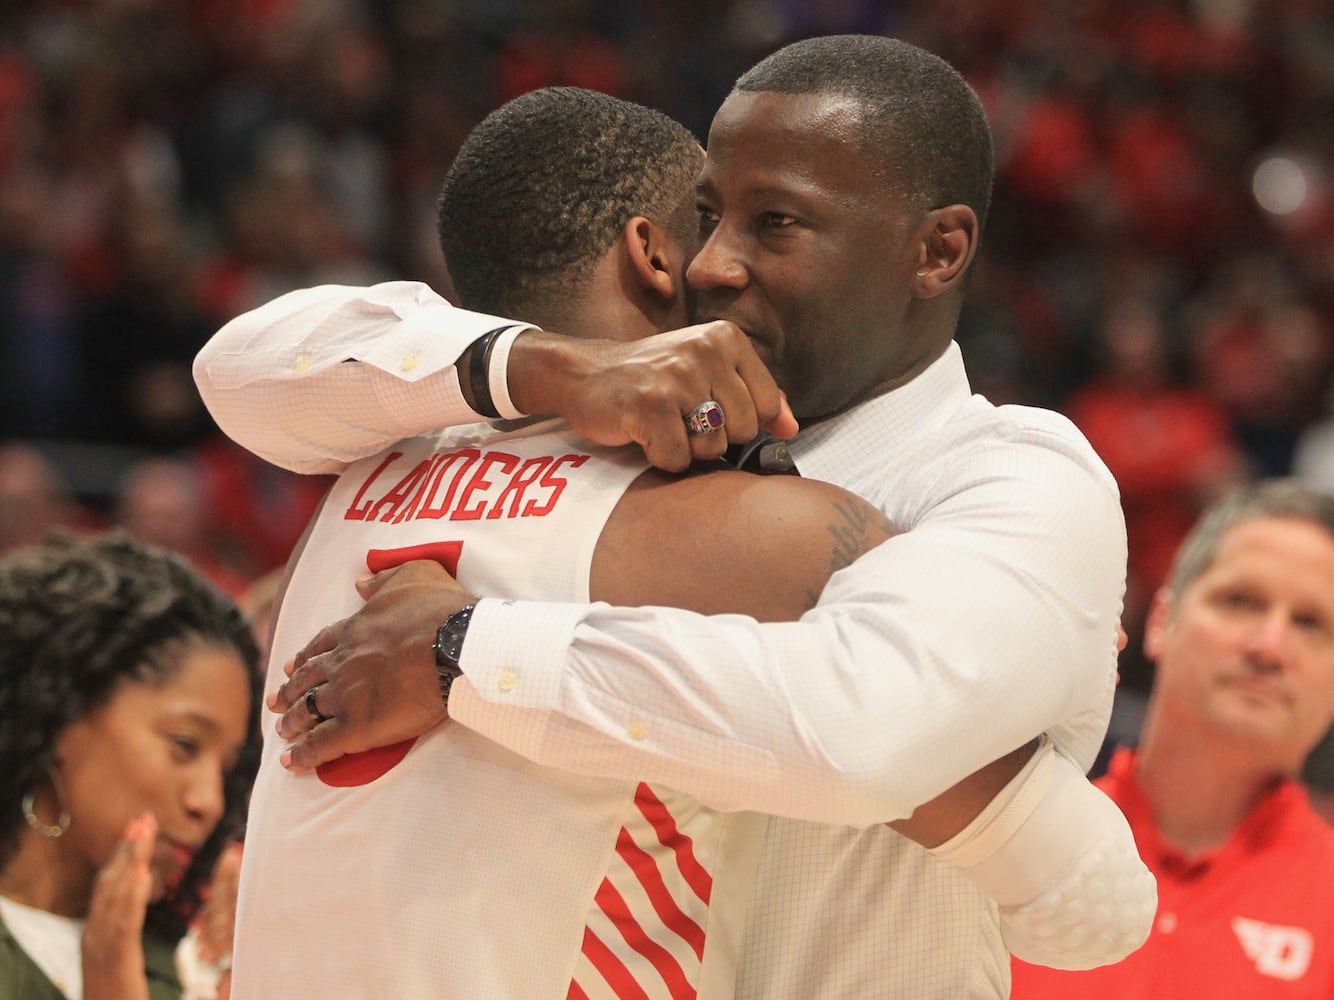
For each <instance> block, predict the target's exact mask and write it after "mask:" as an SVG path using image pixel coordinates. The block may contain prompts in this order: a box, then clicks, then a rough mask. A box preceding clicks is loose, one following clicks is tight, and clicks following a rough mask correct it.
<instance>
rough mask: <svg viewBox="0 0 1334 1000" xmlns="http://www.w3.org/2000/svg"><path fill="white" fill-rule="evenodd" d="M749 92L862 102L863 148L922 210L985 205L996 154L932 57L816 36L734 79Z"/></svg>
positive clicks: (986, 131) (964, 96)
mask: <svg viewBox="0 0 1334 1000" xmlns="http://www.w3.org/2000/svg"><path fill="white" fill-rule="evenodd" d="M734 90H737V91H741V92H748V93H756V92H766V91H767V92H776V93H783V94H837V95H841V96H845V97H850V98H852V99H854V100H855V101H857V103H858V104H860V105H861V107H862V110H863V120H862V128H863V132H862V142H861V145H862V149H863V150H864V151H866V152H867V153H868V154H870V155H872V156H875V157H878V158H879V159H880V160H881V162H882V164H883V165H884V167H885V168H886V171H887V173H888V175H889V176H890V177H892V178H894V179H896V180H897V181H898V182H899V183H900V184H901V185H902V186H903V194H904V195H905V197H908V198H910V199H912V200H914V201H916V202H918V203H919V204H920V207H921V208H922V209H923V210H928V209H932V208H942V207H944V206H945V205H955V204H963V205H968V206H969V207H971V208H972V209H973V211H974V212H975V213H976V214H977V218H978V223H979V225H983V224H985V222H986V217H987V212H988V210H989V209H990V207H991V188H992V181H993V176H994V173H995V163H994V160H995V154H994V152H993V148H992V138H991V128H990V126H989V124H988V123H987V116H986V112H985V110H983V108H982V102H981V101H980V100H978V97H977V94H976V93H975V92H974V90H973V88H972V87H970V86H969V85H968V82H967V81H966V80H965V79H964V78H963V76H962V75H960V73H959V72H958V70H956V69H955V68H954V67H953V66H951V65H950V64H949V63H947V62H945V60H943V59H941V58H940V57H939V56H935V55H932V54H931V53H930V52H927V51H926V50H924V49H920V48H918V47H917V46H915V45H910V44H909V43H907V42H905V41H902V40H900V39H897V38H885V37H882V36H879V35H825V36H823V37H819V38H808V39H805V40H803V41H799V42H793V43H792V44H791V45H787V46H784V47H783V48H781V49H779V50H778V51H777V52H775V53H773V54H772V55H770V56H768V57H767V58H765V59H763V60H761V61H760V62H758V63H757V64H756V65H755V66H754V67H752V68H751V69H750V70H748V71H747V72H745V73H743V74H742V75H741V77H740V78H739V79H738V80H737V82H736V86H735V88H734Z"/></svg>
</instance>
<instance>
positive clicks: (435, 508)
mask: <svg viewBox="0 0 1334 1000" xmlns="http://www.w3.org/2000/svg"><path fill="white" fill-rule="evenodd" d="M481 457H482V453H481V452H480V451H478V450H477V449H476V448H463V449H461V450H459V451H456V452H452V453H451V454H448V455H445V456H444V458H442V459H441V461H440V464H439V466H438V467H437V468H436V470H435V473H434V474H433V475H432V476H431V485H430V487H429V488H428V489H427V491H426V496H428V497H431V498H433V499H434V498H435V497H436V496H438V495H439V493H440V482H441V480H443V479H444V478H445V473H446V472H448V471H449V468H450V466H452V465H454V464H456V463H457V464H458V469H456V470H455V472H454V477H453V478H452V479H450V481H449V488H448V489H447V490H445V495H444V499H442V500H441V501H440V502H439V503H435V502H430V503H427V504H426V505H425V506H424V507H422V511H421V513H420V514H419V515H417V516H418V517H423V518H429V519H431V520H438V519H439V518H442V517H444V516H445V515H446V514H448V513H449V508H450V505H452V504H453V502H454V494H455V492H456V491H457V490H458V488H459V482H460V481H461V480H462V479H463V474H464V473H465V472H467V471H468V469H470V468H471V467H472V464H473V463H474V462H476V461H477V460H478V459H479V458H481Z"/></svg>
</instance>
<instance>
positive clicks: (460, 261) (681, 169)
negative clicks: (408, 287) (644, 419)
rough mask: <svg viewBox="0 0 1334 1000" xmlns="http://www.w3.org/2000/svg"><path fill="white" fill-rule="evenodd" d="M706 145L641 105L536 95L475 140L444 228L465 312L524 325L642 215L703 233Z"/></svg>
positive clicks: (487, 124) (463, 160) (494, 117)
mask: <svg viewBox="0 0 1334 1000" xmlns="http://www.w3.org/2000/svg"><path fill="white" fill-rule="evenodd" d="M703 159H704V154H703V152H702V151H701V150H700V147H699V142H698V141H697V140H696V139H695V137H694V136H693V135H692V134H691V133H690V131H689V130H688V129H686V128H685V127H684V126H683V125H680V124H678V123H677V122H675V121H673V120H672V119H671V118H669V117H668V116H666V115H664V114H662V113H661V112H659V111H654V110H652V109H651V108H646V107H644V106H642V105H639V104H634V103H631V102H629V101H623V100H620V99H619V98H615V97H611V96H609V95H607V94H601V93H598V92H596V91H592V90H584V89H581V88H578V87H546V88H543V89H541V90H534V91H531V92H529V93H527V94H524V95H523V96H521V97H517V98H515V99H514V100H512V101H510V102H508V103H506V104H504V105H502V106H501V107H500V108H498V109H496V110H495V111H493V112H492V113H491V114H489V115H488V116H487V117H486V118H484V119H483V120H482V121H481V123H479V124H478V125H477V127H476V128H474V129H473V130H472V132H471V133H470V134H469V136H468V138H467V140H465V142H464V143H463V146H462V148H460V150H459V153H458V156H457V157H455V159H454V163H453V164H452V165H451V166H450V168H449V172H448V174H447V175H446V176H445V181H444V186H443V188H442V190H441V192H440V199H439V203H438V214H437V223H438V228H439V235H440V248H441V250H443V251H444V255H445V262H446V264H447V266H448V268H449V273H450V277H451V279H452V280H453V283H454V287H455V290H456V291H457V293H458V296H459V301H460V302H461V303H462V304H463V305H464V306H466V307H467V308H469V309H475V310H478V311H481V312H489V313H495V314H498V315H502V316H517V317H520V318H522V317H523V315H524V313H525V312H526V311H527V310H528V309H529V307H530V305H531V304H533V303H539V304H540V303H542V302H544V301H550V298H549V296H552V295H559V294H568V293H569V292H570V291H571V289H573V288H575V287H577V285H578V283H579V281H580V280H582V279H583V278H584V277H586V276H587V274H588V271H589V269H590V268H591V267H592V265H593V264H594V263H595V262H596V261H597V259H598V258H599V257H601V255H602V254H603V253H605V252H606V250H607V248H608V247H610V246H611V245H612V243H613V242H615V240H616V238H617V236H618V235H619V234H620V231H621V229H622V227H623V226H624V225H625V223H626V222H627V221H629V220H630V219H631V218H633V217H634V216H636V215H643V216H645V217H647V218H649V219H651V220H652V221H654V222H656V223H658V224H660V225H663V226H666V227H669V228H670V229H671V230H672V231H673V232H678V233H682V234H684V233H685V232H687V230H686V229H685V227H686V226H689V227H690V231H693V228H694V227H695V226H696V225H697V218H696V215H695V211H694V204H695V202H694V198H695V193H694V192H695V181H696V179H697V178H698V176H699V171H700V168H701V166H702V165H703Z"/></svg>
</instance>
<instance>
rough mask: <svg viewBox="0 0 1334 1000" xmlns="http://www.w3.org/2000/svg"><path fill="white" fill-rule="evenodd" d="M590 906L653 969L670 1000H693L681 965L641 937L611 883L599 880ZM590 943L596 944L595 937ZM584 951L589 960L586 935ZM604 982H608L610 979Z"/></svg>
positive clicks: (650, 941)
mask: <svg viewBox="0 0 1334 1000" xmlns="http://www.w3.org/2000/svg"><path fill="white" fill-rule="evenodd" d="M594 903H595V904H596V905H597V908H598V909H599V910H601V911H602V912H603V913H605V914H606V915H607V916H608V917H609V918H610V920H611V922H612V924H613V925H614V926H615V927H616V929H617V930H618V931H620V933H621V937H623V938H625V943H626V944H628V945H629V946H630V947H631V948H633V949H634V950H635V951H637V952H639V954H641V955H643V956H644V957H645V958H646V959H648V961H649V962H650V963H651V964H652V966H653V968H655V969H657V970H658V975H660V976H661V977H662V981H663V982H664V983H666V984H667V990H668V992H670V993H671V995H672V1000H694V998H695V987H694V986H692V985H691V983H690V980H689V979H688V978H687V977H686V973H685V970H684V969H682V968H681V963H680V962H678V961H677V960H676V957H675V956H674V955H673V954H672V953H671V952H670V951H668V950H667V949H666V948H664V947H663V946H662V945H660V944H658V942H656V941H654V940H653V939H652V938H650V937H649V936H648V935H647V934H646V933H644V928H643V927H642V926H640V924H639V921H637V920H636V919H635V918H634V914H632V913H631V912H630V907H629V906H628V905H626V902H625V899H624V898H623V897H622V896H621V894H620V893H619V892H617V891H616V887H615V886H614V885H612V884H611V879H603V880H602V885H601V886H600V887H599V888H598V894H597V896H595V897H594ZM594 940H597V939H596V937H595V938H594ZM598 944H602V942H601V941H599V942H598ZM584 948H585V950H584V954H585V955H588V956H589V959H590V960H592V957H593V956H592V955H589V953H588V950H587V948H588V934H587V933H586V934H585V936H584ZM594 964H597V963H596V962H595V963H594ZM618 964H619V962H618ZM622 968H624V966H622ZM607 981H608V982H609V983H610V982H611V980H610V979H608V980H607ZM613 985H614V984H613ZM618 996H619V994H618Z"/></svg>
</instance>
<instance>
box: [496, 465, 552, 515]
mask: <svg viewBox="0 0 1334 1000" xmlns="http://www.w3.org/2000/svg"><path fill="white" fill-rule="evenodd" d="M551 461H552V460H551V456H550V455H546V456H544V457H542V458H530V459H528V461H526V462H524V463H523V465H521V466H519V471H518V472H516V473H515V474H514V478H513V479H511V480H510V483H509V485H508V486H506V487H505V489H504V490H503V491H502V492H501V494H500V496H499V497H498V498H497V499H496V502H495V505H494V506H492V508H491V511H490V513H488V514H487V515H486V516H487V518H497V517H501V516H506V517H518V516H519V504H520V503H521V502H522V501H523V491H524V490H526V489H527V488H528V487H529V486H531V485H532V484H533V483H534V482H535V481H536V480H537V477H538V476H540V475H541V474H542V470H543V469H545V468H546V467H547V466H548V465H550V464H551ZM508 497H513V499H512V500H511V501H510V512H509V514H505V500H506V498H508ZM531 503H532V501H531V500H530V501H529V504H530V505H531Z"/></svg>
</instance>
